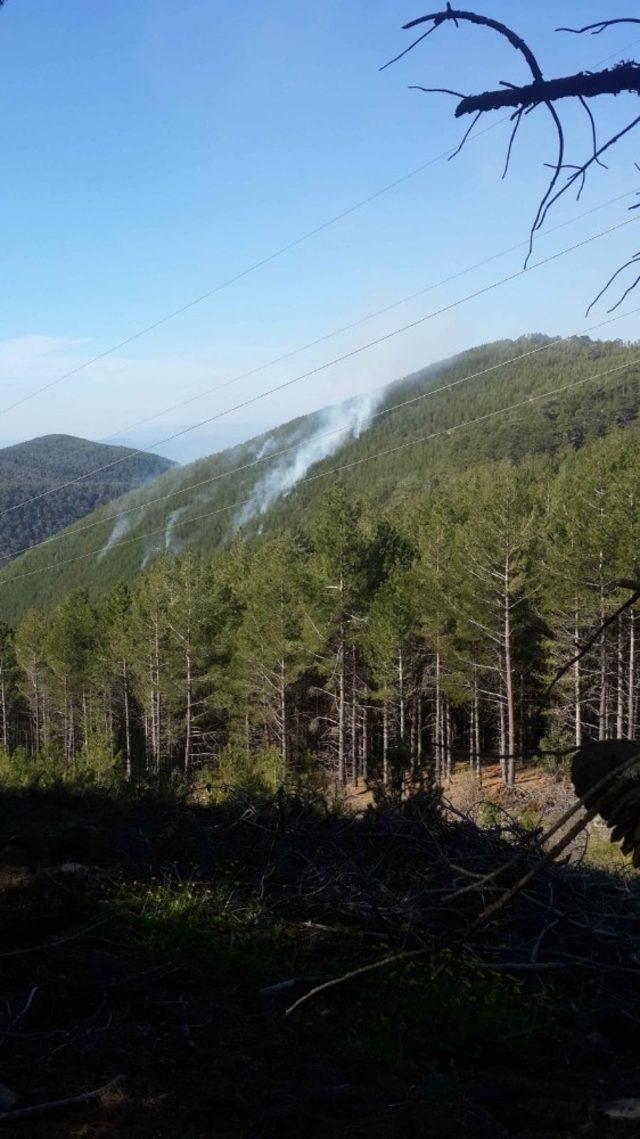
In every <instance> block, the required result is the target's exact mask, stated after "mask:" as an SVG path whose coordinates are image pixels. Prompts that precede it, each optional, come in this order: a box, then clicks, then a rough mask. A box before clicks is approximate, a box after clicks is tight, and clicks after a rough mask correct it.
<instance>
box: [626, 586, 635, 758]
mask: <svg viewBox="0 0 640 1139" xmlns="http://www.w3.org/2000/svg"><path fill="white" fill-rule="evenodd" d="M627 686H628V687H627V739H630V740H634V739H635V738H636V615H635V613H634V612H633V609H632V610H631V612H630V613H629V674H628V677H627Z"/></svg>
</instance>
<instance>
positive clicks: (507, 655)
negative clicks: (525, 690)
mask: <svg viewBox="0 0 640 1139" xmlns="http://www.w3.org/2000/svg"><path fill="white" fill-rule="evenodd" d="M504 681H505V690H506V697H507V752H508V758H507V767H506V771H507V784H508V786H509V787H513V785H514V783H515V781H516V755H515V753H516V716H515V701H514V694H513V668H512V662H511V580H510V565H509V554H508V553H507V555H506V557H505V563H504Z"/></svg>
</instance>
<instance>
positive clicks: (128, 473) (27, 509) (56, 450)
mask: <svg viewBox="0 0 640 1139" xmlns="http://www.w3.org/2000/svg"><path fill="white" fill-rule="evenodd" d="M173 466H175V464H174V463H172V462H171V461H170V460H169V459H164V458H162V457H161V456H160V455H152V454H149V453H148V452H144V453H142V454H138V453H137V452H136V451H133V450H131V448H129V447H111V446H107V445H105V444H104V443H92V442H91V441H90V440H89V439H79V438H76V436H74V435H43V436H42V437H41V438H39V439H30V440H28V442H26V443H17V444H15V445H14V446H12V447H4V448H2V449H0V555H2V558H3V561H2V564H5V561H6V558H7V557H14V556H15V555H17V554H18V553H19V552H20V551H22V550H24V549H25V548H26V547H30V546H35V545H37V544H38V543H39V542H42V541H44V539H45V538H48V537H49V536H50V535H51V534H53V533H54V532H55V531H56V530H61V529H63V528H64V527H65V526H69V525H70V524H71V523H72V522H75V521H76V520H77V519H78V518H81V517H82V515H83V514H88V513H90V511H92V510H95V508H96V507H98V506H103V505H104V504H105V503H107V502H110V501H111V499H114V498H119V497H120V496H121V495H122V494H124V493H125V492H126V491H128V490H131V489H132V488H133V487H139V486H141V485H142V483H146V482H148V481H149V480H150V479H154V478H157V476H158V475H161V474H164V473H165V472H166V471H168V470H170V469H171V468H172V467H173ZM89 471H96V473H95V474H91V475H88V477H87V478H83V479H82V480H81V481H80V482H78V483H75V484H74V485H72V486H65V485H63V484H65V483H68V482H70V481H71V480H73V479H76V478H78V477H79V476H82V475H85V474H87V472H89ZM55 487H60V489H59V490H57V491H55V490H54V488H55ZM50 491H54V493H49V492H50ZM26 500H32V501H26ZM21 503H24V504H25V505H20V504H21Z"/></svg>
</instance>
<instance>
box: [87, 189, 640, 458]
mask: <svg viewBox="0 0 640 1139" xmlns="http://www.w3.org/2000/svg"><path fill="white" fill-rule="evenodd" d="M639 192H640V191H639V190H638V188H637V187H636V188H635V189H633V190H627V191H626V192H625V193H624V194H617V195H616V196H615V197H614V198H608V199H607V200H606V201H605V202H600V203H599V204H598V205H597V206H592V207H591V209H589V210H585V211H584V212H583V213H580V214H576V215H575V216H574V217H571V218H567V220H566V221H563V222H560V223H559V224H558V225H554V226H551V227H550V228H549V229H547V230H545V231H544V233H541V234H540V237H541V238H546V237H550V236H551V234H553V233H557V232H558V230H561V229H566V227H567V226H569V225H575V224H576V222H579V221H583V220H584V218H587V217H590V216H591V214H595V213H598V211H599V210H603V209H606V208H607V206H614V205H617V203H618V202H623V201H624V200H625V199H626V198H631V197H634V196H636V195H637V194H638V193H639ZM528 245H529V241H528V239H527V240H526V241H519V242H517V243H516V244H515V245H509V246H507V247H506V248H505V249H500V250H499V251H498V252H497V253H492V254H490V256H489V257H484V258H483V259H482V260H481V261H475V262H473V264H471V265H466V266H465V267H464V268H463V269H458V270H457V271H456V272H455V273H450V274H449V275H448V276H447V277H441V279H440V280H439V281H432V283H431V284H430V285H425V286H424V287H423V288H420V289H417V290H416V291H415V292H413V293H408V294H407V295H406V296H404V297H400V299H399V300H396V301H392V302H391V303H390V304H388V305H385V306H384V307H383V308H379V309H376V310H375V311H374V312H369V313H366V314H365V315H364V316H361V317H359V318H358V319H357V320H353V321H351V322H350V323H349V324H343V325H340V326H339V327H338V328H334V329H332V330H331V331H330V332H325V333H324V334H323V335H322V336H318V337H316V339H315V340H310V341H308V343H306V344H301V345H299V346H298V347H297V348H292V349H290V350H289V351H288V352H284V353H283V354H282V355H280V356H275V357H273V358H272V359H271V360H267V361H265V362H264V363H262V364H258V365H256V367H254V368H250V369H249V370H248V371H246V372H240V373H238V375H236V376H232V377H231V379H229V380H224V381H223V383H221V384H216V385H215V387H212V388H205V389H204V390H203V391H200V392H198V393H197V394H196V395H192V396H188V397H187V398H186V399H181V400H178V401H177V402H176V403H172V404H169V405H168V406H167V407H162V408H160V409H159V410H157V411H153V412H152V413H151V414H150V415H145V416H144V418H143V419H137V420H136V421H135V422H134V423H127V424H125V426H124V427H119V428H117V429H116V430H115V431H112V432H111V433H110V434H109V435H104V436H102V438H101V439H100V440H99V442H101V443H108V442H109V440H110V439H118V438H121V437H122V436H123V435H125V434H126V433H127V432H129V431H135V429H136V428H138V427H144V425H145V424H147V423H151V422H152V421H153V420H154V419H159V418H160V417H161V416H162V415H168V414H169V413H170V412H173V411H179V410H180V409H181V408H183V407H189V406H190V405H191V404H193V403H198V402H199V401H200V400H201V399H206V397H207V396H210V395H215V394H216V392H220V391H223V389H224V388H228V387H231V386H232V385H233V384H238V383H240V382H241V381H242V380H248V379H250V378H251V376H257V375H259V373H260V372H265V371H267V369H268V368H274V367H275V366H276V364H283V363H284V362H285V361H286V360H291V359H293V357H294V356H299V355H300V354H301V353H302V352H308V351H309V350H310V349H311V348H317V347H318V346H319V345H320V344H325V343H326V341H327V340H333V339H334V337H336V336H341V335H343V334H344V333H345V332H352V331H353V329H354V328H359V327H360V325H362V324H366V323H367V322H368V321H370V320H375V319H376V318H377V317H379V316H385V315H386V314H387V313H388V312H393V310H394V309H396V308H400V306H401V305H404V304H408V303H409V302H410V301H415V300H417V299H418V297H422V296H425V294H426V293H431V292H434V291H435V290H436V289H439V288H442V286H443V285H450V284H451V283H452V282H453V281H458V280H460V278H461V277H466V276H467V274H468V273H473V272H474V271H475V270H476V269H483V268H484V267H485V265H490V264H491V263H492V262H493V261H498V260H499V258H500V257H506V256H507V255H508V254H509V253H515V252H517V250H518V249H526V248H527V247H528ZM152 446H153V444H152ZM134 453H135V454H138V453H139V452H138V451H135V452H134Z"/></svg>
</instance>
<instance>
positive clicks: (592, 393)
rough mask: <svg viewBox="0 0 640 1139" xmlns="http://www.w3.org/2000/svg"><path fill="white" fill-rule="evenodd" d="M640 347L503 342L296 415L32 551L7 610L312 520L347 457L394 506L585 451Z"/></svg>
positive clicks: (370, 488)
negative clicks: (495, 471) (500, 468)
mask: <svg viewBox="0 0 640 1139" xmlns="http://www.w3.org/2000/svg"><path fill="white" fill-rule="evenodd" d="M639 356H640V353H639V352H638V349H637V347H636V348H634V347H633V346H627V345H624V344H623V343H622V342H620V341H609V342H599V341H591V340H589V339H588V338H587V337H582V338H577V339H571V340H568V341H560V342H557V341H553V340H550V339H549V338H546V337H542V336H532V337H524V338H522V339H520V340H518V341H508V340H505V341H500V342H498V343H495V344H490V345H485V346H482V347H479V348H475V349H473V350H471V351H469V352H465V353H463V354H461V355H460V356H458V357H456V358H454V359H453V360H450V361H445V362H444V363H442V364H440V365H435V366H432V367H429V368H425V369H424V370H423V371H421V372H419V373H417V374H415V375H413V376H409V377H407V378H405V379H403V380H400V381H397V382H396V383H394V384H391V385H389V386H388V387H387V388H386V389H384V390H383V391H381V392H380V393H378V397H377V399H370V400H352V401H349V402H347V403H346V404H344V405H341V406H338V407H334V408H329V409H327V410H326V411H324V412H317V413H315V414H313V415H310V416H307V417H306V418H302V419H298V420H294V421H292V422H291V423H288V424H285V425H284V426H283V427H281V428H279V429H278V430H276V431H273V432H271V433H269V434H268V435H265V436H261V437H259V438H258V439H255V440H252V441H250V442H249V443H246V444H243V445H242V446H238V447H234V448H233V449H231V450H228V451H224V452H221V453H220V454H218V455H214V456H212V457H211V458H208V459H204V460H201V461H199V462H197V463H193V464H191V465H190V466H188V467H184V468H180V469H179V470H176V471H172V472H169V473H168V474H167V475H165V477H164V478H163V479H161V480H160V481H158V482H155V483H154V484H153V486H152V487H144V488H143V489H139V490H136V491H134V492H132V493H131V494H128V495H127V496H126V497H124V498H123V499H121V500H119V501H118V503H117V504H116V503H112V504H110V505H109V506H108V507H106V508H101V509H100V510H98V511H97V512H96V513H95V514H94V515H93V516H91V517H89V518H87V519H83V520H82V523H81V524H79V525H77V526H75V527H72V528H71V529H70V530H69V531H68V532H67V533H66V534H64V535H63V536H62V538H61V539H59V540H58V539H56V540H55V541H54V542H51V543H48V544H45V545H43V546H42V547H41V548H40V549H37V550H34V551H32V552H31V553H29V554H28V555H27V556H26V557H24V558H22V559H21V560H20V561H18V562H16V563H15V564H14V565H12V566H11V568H10V570H8V571H7V572H6V573H5V574H4V576H3V577H0V581H1V582H2V591H1V597H0V606H1V608H0V614H1V615H2V616H4V617H5V618H7V619H13V618H14V617H16V616H18V615H20V614H21V613H23V612H24V611H25V610H26V609H27V608H28V607H29V605H31V604H37V605H41V606H44V607H47V606H50V605H51V603H52V602H53V601H55V600H58V599H59V598H60V596H61V595H63V594H64V593H65V592H68V591H69V590H70V589H73V588H78V587H86V588H87V589H89V591H90V592H91V593H92V595H94V596H98V595H99V594H100V593H101V592H102V591H104V589H105V588H109V587H111V586H112V585H114V584H115V583H116V582H117V581H121V580H131V579H132V577H133V576H134V575H135V574H136V573H137V572H138V571H139V570H140V569H141V568H142V567H144V566H146V565H148V564H149V562H150V561H152V560H153V558H154V557H157V556H158V554H159V553H161V552H163V551H170V552H173V553H176V554H179V553H181V552H183V551H184V550H186V549H191V550H193V551H199V552H202V553H207V554H208V553H210V552H211V551H212V550H213V549H217V548H218V547H220V546H221V545H225V544H227V543H228V542H229V540H230V539H231V538H232V537H233V535H234V534H236V533H237V532H238V531H239V530H241V531H242V532H243V533H245V534H246V535H248V536H250V535H252V534H257V533H258V532H259V533H261V534H268V533H270V532H272V533H273V532H277V531H279V530H280V529H281V527H282V526H286V527H288V528H290V527H292V526H299V525H300V526H305V525H307V522H308V520H309V517H310V514H312V513H313V511H314V510H315V508H316V506H317V504H318V503H319V501H320V500H321V499H322V498H324V496H325V495H326V492H327V489H328V487H329V486H330V485H331V482H332V481H333V480H334V475H333V472H336V471H338V469H339V468H342V469H340V470H339V475H340V478H341V479H342V481H344V484H345V486H346V487H348V489H349V492H350V493H351V494H355V495H360V496H364V497H365V498H366V499H367V500H368V502H369V503H370V506H371V508H374V507H376V506H377V504H384V506H385V509H388V508H389V507H390V506H391V504H392V503H394V502H396V501H397V502H398V503H400V502H404V501H405V499H406V498H407V497H408V498H411V497H413V496H415V497H417V498H418V499H420V498H421V497H423V495H424V492H425V487H426V486H427V485H429V484H432V483H434V482H436V481H437V480H440V479H442V478H445V477H449V476H450V475H453V474H455V473H456V472H461V471H463V470H465V469H466V468H467V467H468V466H469V465H470V464H472V463H478V462H484V461H488V460H497V459H510V460H513V461H515V462H519V461H520V460H521V459H523V458H524V457H526V456H532V455H534V454H539V455H541V456H551V455H555V454H557V453H559V452H560V451H562V449H563V448H569V449H579V448H580V447H582V446H583V445H584V444H585V443H587V442H589V441H590V440H594V439H597V438H599V437H600V436H602V435H604V434H606V433H607V432H608V431H610V430H611V429H613V428H615V427H621V426H628V425H631V424H633V423H634V421H635V419H636V417H637V414H638V407H639V404H640V367H639V366H638V365H637V364H636V363H635V361H636V358H637V357H639ZM600 377H601V378H600ZM441 389H444V390H441ZM557 389H567V390H561V391H559V392H558V394H557V395H554V394H553V393H554V391H556V390H557ZM547 393H550V394H549V395H548V394H547ZM527 401H532V402H527ZM518 404H519V405H521V406H517V407H514V409H513V410H512V411H508V412H506V413H503V409H505V408H509V407H511V406H512V405H518ZM474 420H479V422H472V421H474ZM465 424H469V425H468V426H465ZM459 428H460V429H459ZM431 436H435V437H431ZM380 452H383V454H379V453H380ZM127 466H128V464H127ZM305 480H306V481H305ZM83 485H84V484H83V483H80V484H78V487H77V488H71V489H73V490H75V489H77V490H78V493H83V491H82V487H83ZM47 501H50V500H47V499H45V500H44V503H47ZM8 517H9V518H11V516H10V515H9V516H8ZM57 563H60V565H59V567H58V566H57Z"/></svg>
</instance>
